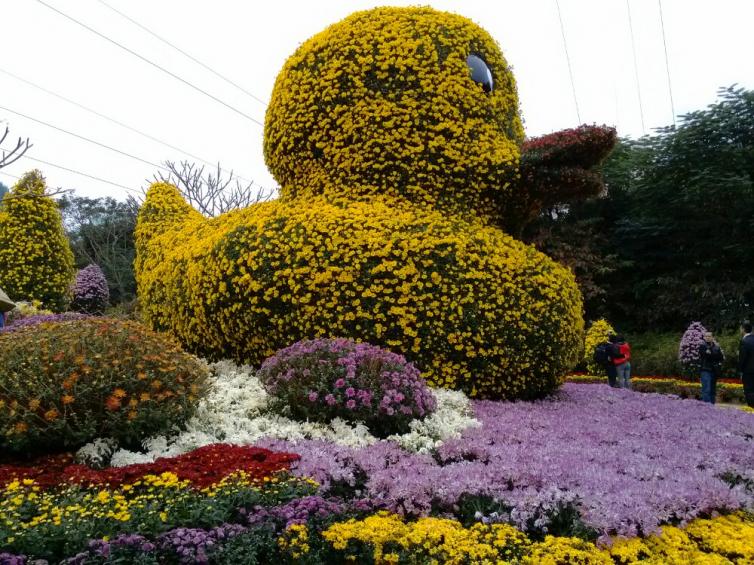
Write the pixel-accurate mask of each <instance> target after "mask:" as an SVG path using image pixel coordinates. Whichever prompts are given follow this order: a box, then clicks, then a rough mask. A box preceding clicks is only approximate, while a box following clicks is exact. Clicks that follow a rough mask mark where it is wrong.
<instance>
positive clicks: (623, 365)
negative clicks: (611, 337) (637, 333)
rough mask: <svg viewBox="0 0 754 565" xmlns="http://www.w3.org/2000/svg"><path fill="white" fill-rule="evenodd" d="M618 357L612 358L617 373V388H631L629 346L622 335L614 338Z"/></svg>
mask: <svg viewBox="0 0 754 565" xmlns="http://www.w3.org/2000/svg"><path fill="white" fill-rule="evenodd" d="M615 345H616V346H617V349H618V355H617V356H615V357H613V364H614V365H615V370H616V372H617V373H618V386H619V387H620V388H631V346H630V345H629V344H628V342H627V341H626V338H624V337H623V336H622V335H619V336H617V337H616V338H615Z"/></svg>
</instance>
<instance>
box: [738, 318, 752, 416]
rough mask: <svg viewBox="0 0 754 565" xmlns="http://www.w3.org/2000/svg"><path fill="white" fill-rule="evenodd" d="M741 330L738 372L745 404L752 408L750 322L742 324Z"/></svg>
mask: <svg viewBox="0 0 754 565" xmlns="http://www.w3.org/2000/svg"><path fill="white" fill-rule="evenodd" d="M741 328H742V329H743V334H744V337H743V338H742V339H741V345H740V346H739V348H738V372H739V373H741V380H742V381H743V383H744V397H746V404H748V405H749V407H750V408H754V335H752V333H751V322H744V323H743V325H742V326H741Z"/></svg>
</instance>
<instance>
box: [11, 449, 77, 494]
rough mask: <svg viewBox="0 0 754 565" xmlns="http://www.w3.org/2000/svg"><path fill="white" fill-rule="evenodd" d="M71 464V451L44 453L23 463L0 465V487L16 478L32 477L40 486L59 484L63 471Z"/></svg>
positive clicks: (47, 486)
mask: <svg viewBox="0 0 754 565" xmlns="http://www.w3.org/2000/svg"><path fill="white" fill-rule="evenodd" d="M72 464H73V454H72V453H61V454H58V455H45V456H43V457H38V458H36V459H34V460H32V461H30V462H29V463H26V464H23V465H10V464H7V465H0V487H3V486H5V485H7V484H8V483H10V482H11V481H14V480H16V479H19V480H21V479H33V480H34V481H35V482H36V483H37V484H38V485H39V486H41V487H42V488H49V487H52V486H55V485H57V484H60V477H61V476H62V474H63V471H64V470H65V469H66V468H67V467H69V466H71V465H72Z"/></svg>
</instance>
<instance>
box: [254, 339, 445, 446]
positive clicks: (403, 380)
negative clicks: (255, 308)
mask: <svg viewBox="0 0 754 565" xmlns="http://www.w3.org/2000/svg"><path fill="white" fill-rule="evenodd" d="M259 377H260V380H261V381H262V383H263V384H264V386H265V388H266V390H267V392H268V393H269V394H270V395H272V396H273V398H274V399H276V400H275V402H276V403H277V404H279V408H281V409H283V410H285V411H286V412H288V413H290V415H291V416H292V417H294V418H298V419H301V420H307V419H308V420H314V421H323V422H327V421H331V420H332V419H334V418H338V417H339V418H343V419H345V420H349V421H357V422H363V423H364V424H365V425H366V426H367V427H368V428H369V430H370V431H371V432H372V433H373V434H375V435H377V436H380V437H384V436H387V435H390V434H393V433H400V432H403V431H406V430H407V429H408V426H409V423H410V422H411V421H412V420H414V419H416V418H423V417H425V416H426V415H427V414H430V413H431V412H433V411H434V410H435V408H436V400H435V397H434V395H433V394H432V392H431V391H430V389H429V387H428V386H427V384H426V382H425V381H424V379H423V378H422V376H421V374H420V373H419V370H418V369H417V368H416V367H414V365H412V364H411V363H409V362H407V361H406V359H405V358H404V357H403V356H401V355H398V354H396V353H392V352H390V351H388V350H386V349H382V348H380V347H377V346H374V345H369V344H367V343H356V342H354V341H352V340H349V339H316V340H304V341H299V342H298V343H295V344H294V345H292V346H290V347H287V348H285V349H282V350H281V351H279V352H277V353H276V354H275V355H274V356H272V357H270V358H269V359H267V360H266V361H265V362H264V363H263V364H262V367H261V369H260V371H259Z"/></svg>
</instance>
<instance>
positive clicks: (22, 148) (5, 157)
mask: <svg viewBox="0 0 754 565" xmlns="http://www.w3.org/2000/svg"><path fill="white" fill-rule="evenodd" d="M9 133H10V128H8V126H5V133H3V135H2V136H0V145H2V144H3V143H4V142H5V138H6V137H8V134H9ZM32 146H33V145H32V144H31V143H29V138H28V137H27V138H26V141H24V140H23V139H22V138H20V137H19V138H18V141H17V142H16V146H15V147H14V148H13V149H11V150H10V151H6V150H5V149H3V150H0V169H2V168H3V167H7V166H8V165H10V164H12V163H15V162H16V161H18V160H19V159H20V158H21V157H23V156H24V154H25V153H26V152H27V151H28V150H29V149H30V148H31V147H32Z"/></svg>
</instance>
